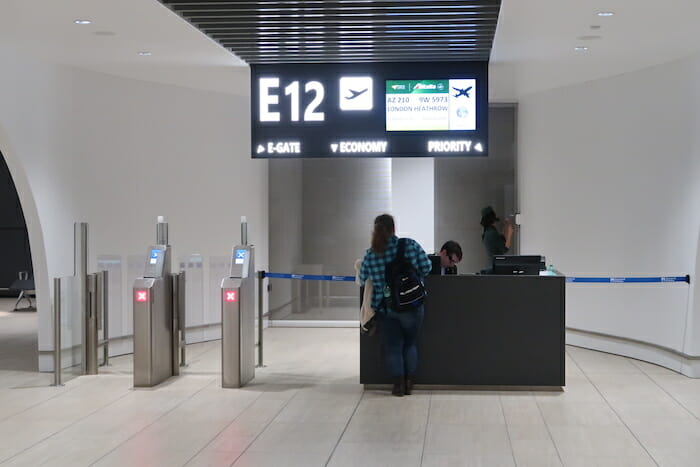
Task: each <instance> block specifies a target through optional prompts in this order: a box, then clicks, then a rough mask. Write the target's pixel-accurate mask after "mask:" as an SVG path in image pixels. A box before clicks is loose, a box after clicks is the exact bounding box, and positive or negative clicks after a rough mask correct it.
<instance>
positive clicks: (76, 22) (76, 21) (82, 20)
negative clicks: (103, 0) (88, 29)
mask: <svg viewBox="0 0 700 467" xmlns="http://www.w3.org/2000/svg"><path fill="white" fill-rule="evenodd" d="M90 23H92V21H90V20H89V19H76V20H75V24H90Z"/></svg>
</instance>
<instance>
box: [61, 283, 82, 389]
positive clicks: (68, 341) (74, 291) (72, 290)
mask: <svg viewBox="0 0 700 467" xmlns="http://www.w3.org/2000/svg"><path fill="white" fill-rule="evenodd" d="M60 283H61V289H60V291H59V293H60V301H61V302H60V303H61V330H60V332H61V349H60V357H61V383H65V382H66V381H70V380H71V379H73V378H75V377H77V376H80V375H82V374H83V347H84V345H85V340H84V337H83V336H84V335H85V331H84V328H83V322H84V320H83V317H82V309H81V306H80V285H81V284H80V279H79V278H78V277H74V276H71V277H62V278H61V281H60Z"/></svg>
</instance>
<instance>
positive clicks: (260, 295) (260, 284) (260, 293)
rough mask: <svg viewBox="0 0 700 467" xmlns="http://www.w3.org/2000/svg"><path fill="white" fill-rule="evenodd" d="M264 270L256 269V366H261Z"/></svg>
mask: <svg viewBox="0 0 700 467" xmlns="http://www.w3.org/2000/svg"><path fill="white" fill-rule="evenodd" d="M264 280H265V271H258V368H262V367H263V366H265V365H263V296H264V295H263V282H264Z"/></svg>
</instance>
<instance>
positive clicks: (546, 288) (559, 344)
mask: <svg viewBox="0 0 700 467" xmlns="http://www.w3.org/2000/svg"><path fill="white" fill-rule="evenodd" d="M426 289H427V291H428V297H427V298H426V302H425V320H424V322H423V327H422V329H421V332H420V337H419V339H418V372H417V373H416V377H415V383H416V384H424V385H432V386H449V385H468V386H479V385H484V386H537V387H544V386H556V387H561V386H564V384H565V381H564V345H565V333H564V328H565V323H564V305H565V300H564V291H565V277H563V276H493V275H463V276H428V277H427V278H426ZM390 382H391V378H390V377H389V375H388V374H387V371H386V366H385V358H384V346H383V343H382V335H381V329H380V332H378V333H376V334H375V335H374V336H366V335H362V336H361V338H360V383H362V384H365V385H375V384H389V383H390Z"/></svg>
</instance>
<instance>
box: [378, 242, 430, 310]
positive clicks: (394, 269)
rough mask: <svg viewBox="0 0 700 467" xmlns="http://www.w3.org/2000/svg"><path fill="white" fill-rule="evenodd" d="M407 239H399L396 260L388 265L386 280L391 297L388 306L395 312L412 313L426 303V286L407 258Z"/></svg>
mask: <svg viewBox="0 0 700 467" xmlns="http://www.w3.org/2000/svg"><path fill="white" fill-rule="evenodd" d="M405 249H406V239H405V238H401V239H399V249H398V251H397V252H396V258H395V259H394V260H393V261H392V262H390V263H388V264H387V265H386V271H385V276H384V277H385V280H386V285H387V286H388V287H389V290H390V292H391V295H390V297H389V299H388V301H389V303H387V305H388V306H389V307H390V308H391V309H392V310H394V311H398V312H403V311H412V310H415V309H416V307H419V306H421V305H422V304H423V302H424V301H425V296H426V292H425V286H424V285H423V280H422V279H421V278H420V276H419V275H418V273H417V272H416V270H415V268H414V267H413V264H411V261H409V259H408V258H406V255H405V254H404V250H405Z"/></svg>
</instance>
